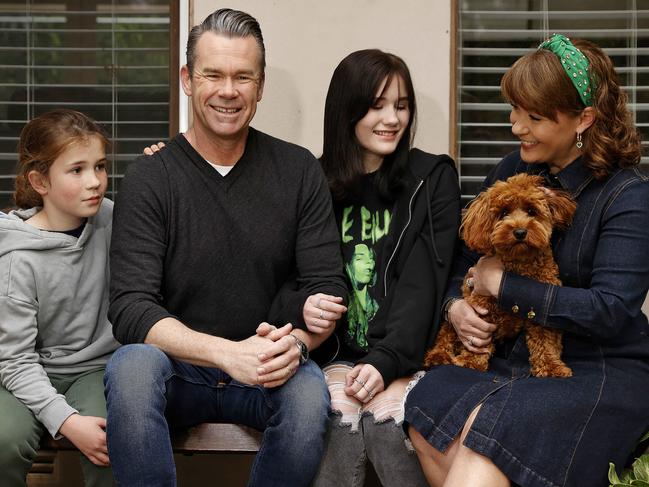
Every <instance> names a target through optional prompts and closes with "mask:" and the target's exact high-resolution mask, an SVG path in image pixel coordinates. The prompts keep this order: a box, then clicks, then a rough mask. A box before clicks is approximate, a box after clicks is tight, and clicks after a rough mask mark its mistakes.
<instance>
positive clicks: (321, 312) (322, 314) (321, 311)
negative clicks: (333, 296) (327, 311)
mask: <svg viewBox="0 0 649 487" xmlns="http://www.w3.org/2000/svg"><path fill="white" fill-rule="evenodd" d="M320 319H321V320H324V311H323V310H320Z"/></svg>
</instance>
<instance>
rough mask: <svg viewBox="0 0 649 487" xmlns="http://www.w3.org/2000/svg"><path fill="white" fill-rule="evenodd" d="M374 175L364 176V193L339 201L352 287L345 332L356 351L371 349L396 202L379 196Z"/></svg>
mask: <svg viewBox="0 0 649 487" xmlns="http://www.w3.org/2000/svg"><path fill="white" fill-rule="evenodd" d="M374 178H375V175H374V174H368V175H367V176H364V177H363V181H362V183H361V188H362V189H361V192H360V194H359V195H358V196H356V197H355V198H350V199H349V200H347V201H344V202H341V203H338V204H336V221H337V222H338V229H339V230H340V235H341V239H342V251H343V260H344V265H345V274H346V276H347V280H348V287H349V290H350V292H349V296H348V298H349V299H348V303H349V304H348V306H347V315H346V316H347V323H346V326H345V327H344V328H343V329H342V330H341V331H342V333H341V335H342V338H343V343H344V345H346V347H345V348H348V349H351V351H353V352H354V353H362V352H366V351H367V349H368V343H367V331H368V327H369V326H371V322H372V319H373V318H374V316H375V315H376V313H377V311H378V310H379V306H380V303H381V299H380V296H381V291H380V286H379V283H380V281H381V279H380V276H379V275H378V272H379V262H380V261H381V260H380V258H381V254H382V250H383V242H384V241H385V236H386V235H387V234H388V230H389V229H390V221H391V218H392V204H391V203H388V202H385V201H383V200H382V199H381V198H380V197H379V195H378V194H377V191H376V190H375V187H374ZM343 355H344V354H343Z"/></svg>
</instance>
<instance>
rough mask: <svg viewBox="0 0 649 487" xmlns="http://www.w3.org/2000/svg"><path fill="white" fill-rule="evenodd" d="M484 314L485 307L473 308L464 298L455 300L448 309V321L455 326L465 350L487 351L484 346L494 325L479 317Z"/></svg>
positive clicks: (488, 340)
mask: <svg viewBox="0 0 649 487" xmlns="http://www.w3.org/2000/svg"><path fill="white" fill-rule="evenodd" d="M485 314H487V310H486V309H484V308H480V307H479V306H476V307H475V308H473V307H472V306H471V305H470V304H469V303H467V302H466V301H465V300H464V299H459V300H457V301H455V302H454V303H453V304H452V305H451V307H450V309H449V310H448V321H449V323H450V324H451V325H452V326H453V328H455V333H457V336H458V337H460V340H461V341H462V343H463V344H464V346H465V347H466V348H467V350H469V351H471V352H473V353H489V349H488V348H486V347H487V345H489V343H490V342H491V335H492V334H493V332H494V331H495V330H496V325H493V324H491V323H487V322H486V321H485V320H483V319H482V318H480V315H485Z"/></svg>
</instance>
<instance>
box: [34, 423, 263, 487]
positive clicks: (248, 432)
mask: <svg viewBox="0 0 649 487" xmlns="http://www.w3.org/2000/svg"><path fill="white" fill-rule="evenodd" d="M261 436H262V433H260V432H259V431H257V430H255V429H252V428H249V427H247V426H242V425H238V424H229V423H203V424H199V425H196V426H194V427H192V428H189V429H186V430H179V431H176V432H174V433H172V435H171V445H172V447H173V451H174V453H182V454H185V455H191V454H194V453H256V452H257V451H258V450H259V445H260V443H261ZM74 450H76V447H75V446H74V445H73V444H72V443H70V441H69V440H67V439H66V438H62V439H60V440H54V439H52V437H51V436H50V435H49V434H45V435H44V436H43V439H42V440H41V445H40V450H39V452H38V456H37V457H36V460H35V461H34V464H33V465H32V469H31V471H30V472H29V477H28V479H29V480H31V482H29V483H30V485H47V482H45V480H46V478H47V477H52V476H54V475H55V473H57V472H55V466H56V454H57V452H59V451H74ZM56 477H57V478H58V475H56Z"/></svg>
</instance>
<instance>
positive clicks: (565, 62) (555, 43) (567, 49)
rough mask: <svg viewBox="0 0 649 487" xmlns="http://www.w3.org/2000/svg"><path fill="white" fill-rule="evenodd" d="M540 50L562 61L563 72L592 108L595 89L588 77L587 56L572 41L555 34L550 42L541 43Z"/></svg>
mask: <svg viewBox="0 0 649 487" xmlns="http://www.w3.org/2000/svg"><path fill="white" fill-rule="evenodd" d="M539 49H547V50H548V51H550V52H553V53H554V54H556V56H557V57H558V58H559V59H560V60H561V66H562V67H563V70H564V71H565V72H566V74H567V75H568V78H570V81H572V84H573V85H574V86H575V89H576V90H577V93H579V98H581V101H583V102H584V105H586V106H587V107H589V106H592V104H593V92H594V90H595V87H594V86H593V83H592V82H591V79H590V77H589V76H588V67H589V65H590V63H589V62H588V59H587V58H586V56H584V55H583V54H582V52H581V51H580V50H579V49H577V48H576V47H575V46H574V45H573V44H572V42H570V39H568V38H567V37H565V36H562V35H561V34H554V35H553V36H552V37H550V38H549V39H548V40H546V41H545V42H543V43H541V45H540V46H539ZM591 88H592V89H591Z"/></svg>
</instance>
